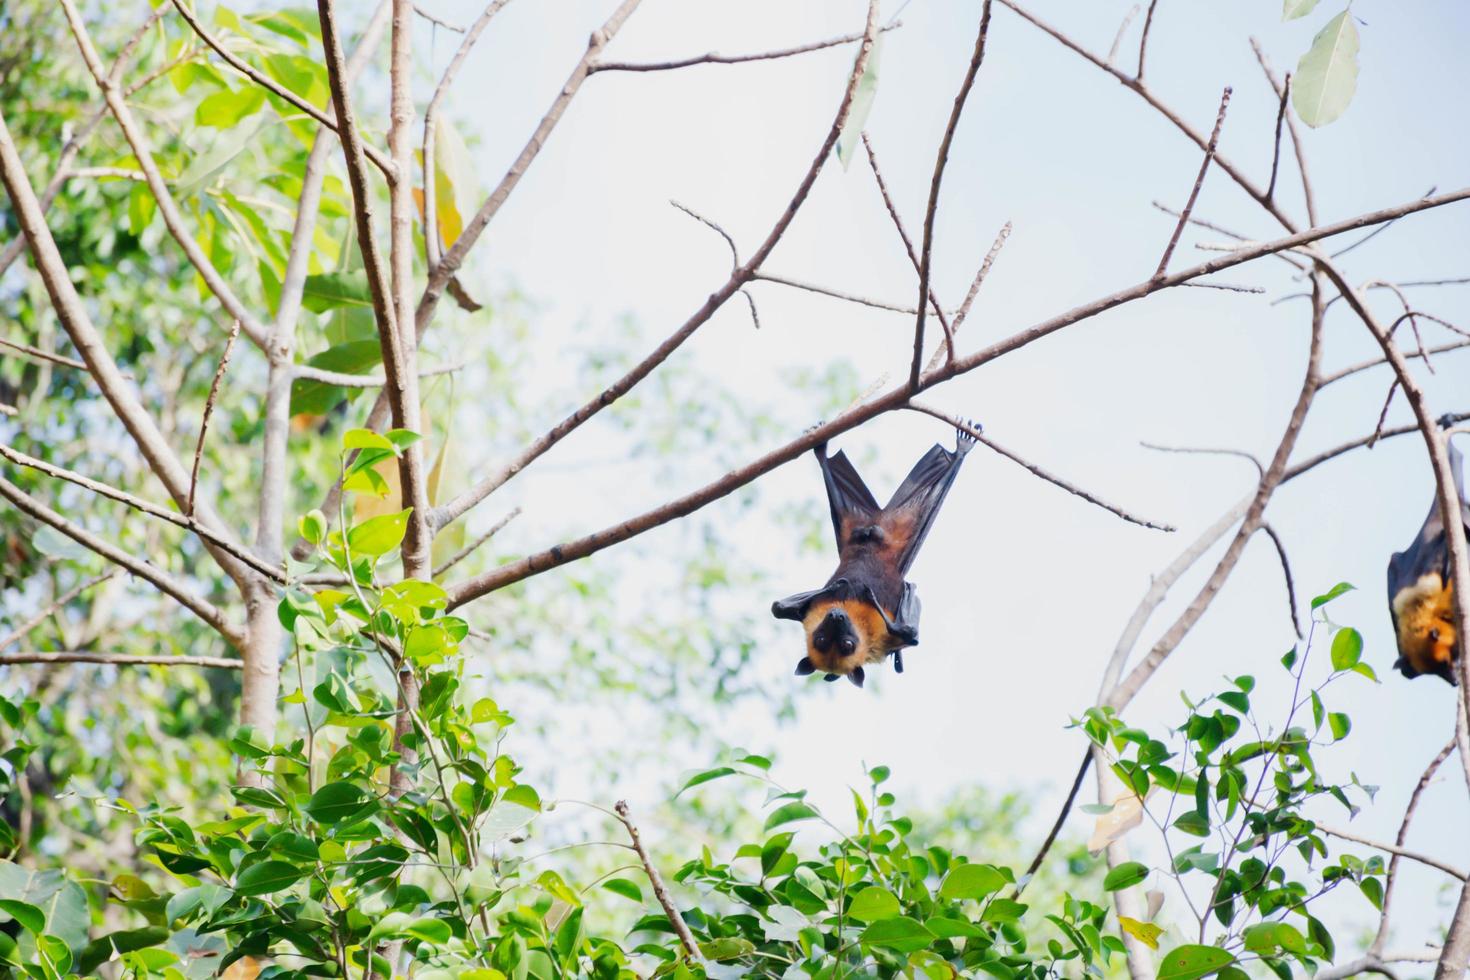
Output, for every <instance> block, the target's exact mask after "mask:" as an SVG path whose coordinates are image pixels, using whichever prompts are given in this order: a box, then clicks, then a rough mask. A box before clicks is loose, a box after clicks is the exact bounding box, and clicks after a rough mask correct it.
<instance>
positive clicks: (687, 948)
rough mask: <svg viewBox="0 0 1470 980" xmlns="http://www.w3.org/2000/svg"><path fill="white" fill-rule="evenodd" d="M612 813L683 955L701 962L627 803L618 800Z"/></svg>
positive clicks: (692, 939)
mask: <svg viewBox="0 0 1470 980" xmlns="http://www.w3.org/2000/svg"><path fill="white" fill-rule="evenodd" d="M613 812H614V813H615V814H616V815H617V818H618V820H619V821H621V822H622V824H623V829H624V830H626V831H627V832H628V839H629V840H630V841H632V842H633V851H634V853H636V854H637V855H638V860H639V861H640V862H642V864H643V873H644V874H646V875H648V883H649V884H650V885H652V886H653V896H654V898H657V899H658V904H659V905H660V906H662V907H663V910H664V915H665V916H667V917H668V920H669V925H670V926H672V927H673V929H674V934H675V935H677V936H678V937H679V942H680V944H681V945H683V947H684V954H685V955H686V956H688V957H689V958H690V959H691V960H693V961H694V962H696V963H701V962H703V957H701V956H700V953H699V944H698V943H697V942H695V941H694V934H693V933H692V932H690V931H689V924H688V923H686V922H685V921H684V917H683V916H682V915H680V914H679V909H678V908H677V907H676V906H675V905H674V900H673V899H672V898H670V897H669V890H668V889H667V888H665V887H664V879H663V875H661V874H659V873H658V867H657V865H655V864H654V863H653V858H651V857H649V855H648V849H647V848H645V847H644V846H643V838H642V837H640V836H639V834H638V826H637V825H636V824H634V823H633V818H632V817H630V816H629V815H628V803H627V801H626V800H618V802H617V803H616V804H615V805H614V806H613Z"/></svg>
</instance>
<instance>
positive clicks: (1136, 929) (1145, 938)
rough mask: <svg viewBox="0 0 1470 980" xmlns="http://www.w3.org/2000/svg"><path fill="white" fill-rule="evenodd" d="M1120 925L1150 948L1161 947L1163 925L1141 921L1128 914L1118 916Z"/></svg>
mask: <svg viewBox="0 0 1470 980" xmlns="http://www.w3.org/2000/svg"><path fill="white" fill-rule="evenodd" d="M1118 925H1119V926H1121V927H1122V929H1123V931H1124V932H1126V933H1128V935H1130V936H1132V937H1133V938H1134V939H1137V940H1138V941H1139V942H1141V943H1143V944H1144V945H1145V946H1147V947H1148V948H1149V949H1158V948H1159V937H1160V936H1162V935H1163V934H1164V929H1163V927H1162V926H1157V925H1154V924H1153V923H1152V922H1140V921H1138V920H1137V919H1130V918H1128V916H1126V915H1120V916H1118Z"/></svg>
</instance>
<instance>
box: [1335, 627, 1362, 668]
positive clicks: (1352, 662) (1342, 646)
mask: <svg viewBox="0 0 1470 980" xmlns="http://www.w3.org/2000/svg"><path fill="white" fill-rule="evenodd" d="M1362 658H1363V634H1362V633H1359V632H1358V631H1357V630H1355V629H1353V628H1352V627H1351V626H1345V627H1343V628H1342V629H1340V630H1338V631H1337V633H1336V635H1334V636H1333V637H1332V669H1333V670H1352V669H1353V667H1354V666H1356V665H1357V663H1358V661H1359V660H1361V659H1362Z"/></svg>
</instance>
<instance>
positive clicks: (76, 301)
mask: <svg viewBox="0 0 1470 980" xmlns="http://www.w3.org/2000/svg"><path fill="white" fill-rule="evenodd" d="M63 2H65V3H67V4H68V5H70V4H71V3H72V0H63ZM0 180H3V183H4V185H5V189H6V192H7V193H8V194H9V195H10V201H11V204H12V205H13V206H14V210H15V215H16V219H17V221H18V222H19V224H20V228H21V232H22V234H23V235H24V236H25V239H26V241H27V243H28V244H29V246H30V249H31V254H32V257H33V258H34V260H35V265H36V270H37V272H38V273H39V274H40V276H41V280H42V282H43V283H44V284H45V286H46V292H47V294H48V295H49V296H50V297H51V305H52V306H53V307H54V308H55V310H56V315H57V318H58V319H59V320H60V321H61V325H62V327H63V328H64V329H65V330H66V332H67V336H68V337H70V338H71V342H72V346H74V347H75V348H76V349H77V352H78V353H79V354H81V355H82V360H83V362H84V363H86V365H87V370H88V372H89V373H90V374H91V375H92V378H93V380H94V381H95V382H96V383H97V386H98V387H99V388H100V389H101V390H102V394H103V397H105V398H106V399H107V402H108V404H109V405H110V406H111V407H112V410H113V412H114V413H115V414H116V415H117V417H118V420H119V421H121V422H122V424H123V427H124V428H126V429H127V430H128V434H129V435H131V436H132V438H133V441H134V442H136V443H137V445H138V448H139V449H140V450H141V451H142V453H143V458H144V459H145V460H146V461H147V463H148V466H149V468H150V469H152V470H153V472H154V474H155V475H156V476H157V477H158V478H159V480H160V481H161V482H162V483H163V485H164V486H165V487H166V488H167V489H168V492H169V495H170V496H171V497H173V499H174V502H175V503H176V504H178V505H179V506H180V507H182V506H184V504H185V503H186V502H187V501H188V495H189V475H188V473H187V472H186V471H185V470H184V467H183V464H182V463H180V462H179V458H178V457H177V456H176V455H174V452H173V449H172V448H171V447H170V446H169V445H168V443H167V442H166V441H165V439H164V437H163V434H162V433H161V432H159V430H158V426H157V425H156V424H155V423H154V421H153V418H152V416H150V415H149V414H148V412H147V411H145V410H144V408H143V406H142V404H141V403H139V401H138V399H137V396H136V395H134V394H133V392H132V391H131V390H130V389H129V387H128V385H127V382H126V381H125V380H124V378H123V376H122V372H121V371H119V370H118V367H117V362H116V361H114V360H113V359H112V354H111V353H110V352H109V351H108V349H107V345H106V344H105V343H104V342H103V340H102V337H101V335H100V334H98V332H97V329H96V327H95V326H93V324H92V320H91V317H90V316H89V315H88V313H87V309H86V306H85V304H83V302H82V299H81V297H80V296H79V295H78V294H77V291H76V287H75V286H74V285H73V284H72V281H71V276H70V275H69V273H68V272H67V268H66V264H65V262H63V261H62V258H61V253H60V251H59V250H58V249H57V247H56V241H55V239H53V238H52V237H51V230H50V229H49V228H48V227H47V226H46V220H45V218H44V216H43V215H42V213H41V204H40V202H39V201H38V200H37V199H36V192H35V189H34V188H32V187H31V182H30V179H29V178H28V177H27V176H26V173H25V168H24V167H23V166H22V164H21V161H20V156H19V154H18V153H17V152H16V149H15V142H14V141H13V140H12V139H11V136H10V130H9V129H8V128H7V126H6V124H5V118H4V115H3V113H0ZM198 517H199V523H200V525H201V526H202V527H205V528H207V529H209V530H210V531H212V532H213V533H214V534H215V535H217V536H218V537H219V538H222V539H225V540H229V539H230V536H229V533H228V532H227V531H226V529H225V526H224V524H223V523H222V522H221V521H220V519H219V518H218V516H216V515H215V513H214V511H213V509H212V508H210V507H207V506H203V505H200V506H199V508H198ZM206 546H207V547H208V548H209V551H210V554H211V555H213V556H214V558H215V560H216V561H217V562H219V565H220V567H221V568H222V569H224V571H225V573H226V574H227V575H229V576H230V578H231V579H233V580H234V581H235V583H236V584H237V585H239V586H241V587H242V588H243V587H244V586H245V584H246V583H248V582H249V580H250V578H251V576H252V575H253V574H254V573H253V572H251V571H250V570H248V569H247V568H246V566H245V565H243V564H242V563H241V562H240V561H239V560H238V559H237V558H235V557H234V556H233V555H232V554H231V553H229V552H227V551H225V550H223V549H221V548H220V547H219V546H218V545H215V544H208V545H206Z"/></svg>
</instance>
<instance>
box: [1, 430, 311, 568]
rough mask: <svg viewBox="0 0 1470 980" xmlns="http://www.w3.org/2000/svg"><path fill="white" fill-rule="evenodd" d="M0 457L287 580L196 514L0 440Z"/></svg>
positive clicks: (269, 565)
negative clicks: (163, 504)
mask: <svg viewBox="0 0 1470 980" xmlns="http://www.w3.org/2000/svg"><path fill="white" fill-rule="evenodd" d="M0 457H4V458H5V459H8V460H9V461H10V462H12V463H15V464H16V465H18V466H26V467H29V468H30V469H33V470H37V471H39V472H41V473H45V474H46V475H47V476H52V477H55V478H56V479H58V480H65V481H67V482H68V483H74V484H76V485H77V486H79V487H82V488H84V489H87V490H90V491H92V492H93V493H95V494H98V495H99V496H103V497H107V498H108V499H109V500H116V501H117V502H118V503H121V504H126V505H127V506H129V507H131V508H133V509H134V510H136V511H140V512H141V513H144V514H147V515H148V516H149V517H155V518H157V519H158V520H161V521H167V522H168V523H170V524H172V525H174V526H175V527H181V528H184V529H185V530H186V531H192V532H194V533H195V534H197V535H199V537H200V538H202V539H203V540H204V541H205V542H206V543H207V544H209V545H213V546H214V547H216V548H218V549H220V550H221V551H223V552H225V553H226V554H228V555H230V556H231V557H232V558H236V559H238V560H239V561H241V562H243V563H244V564H246V565H249V566H250V567H251V568H253V569H254V570H255V571H257V572H259V573H260V574H262V575H264V576H266V577H268V578H270V579H272V580H273V581H276V582H280V583H283V584H284V583H285V581H286V574H285V572H283V571H282V570H281V569H279V568H277V567H275V566H273V565H271V564H269V563H268V562H265V561H262V560H261V559H260V558H259V557H258V556H256V555H255V554H253V553H251V551H250V550H249V549H248V548H244V547H242V546H240V545H239V544H237V543H235V542H234V541H232V540H231V539H229V538H227V537H225V536H224V535H222V534H220V533H218V532H217V531H215V530H214V529H213V528H212V527H209V526H207V525H205V524H203V523H202V522H201V521H200V520H199V518H197V517H193V516H186V515H183V514H176V513H174V512H173V511H171V510H168V509H166V508H163V507H160V506H158V505H157V504H153V503H149V502H148V501H146V500H144V499H142V498H141V497H135V496H133V495H132V494H130V493H127V492H126V491H123V490H119V489H118V488H117V487H114V486H111V485H109V484H106V483H101V482H99V481H97V480H92V479H89V478H88V477H85V476H82V474H80V473H77V472H74V471H72V470H69V469H66V468H65V467H62V466H57V465H56V464H54V463H48V462H46V461H45V460H44V459H37V458H36V457H34V456H30V455H27V454H26V453H23V452H21V451H20V450H18V449H12V448H11V447H10V446H7V445H4V444H3V443H0Z"/></svg>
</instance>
